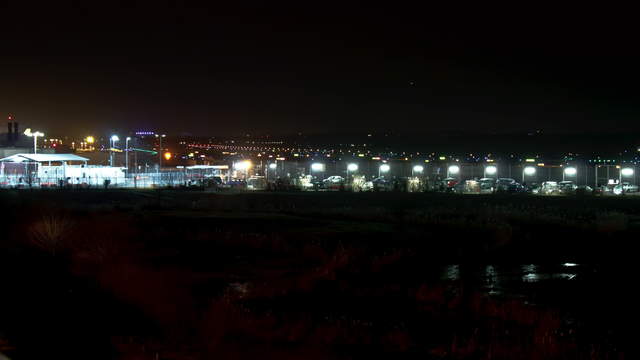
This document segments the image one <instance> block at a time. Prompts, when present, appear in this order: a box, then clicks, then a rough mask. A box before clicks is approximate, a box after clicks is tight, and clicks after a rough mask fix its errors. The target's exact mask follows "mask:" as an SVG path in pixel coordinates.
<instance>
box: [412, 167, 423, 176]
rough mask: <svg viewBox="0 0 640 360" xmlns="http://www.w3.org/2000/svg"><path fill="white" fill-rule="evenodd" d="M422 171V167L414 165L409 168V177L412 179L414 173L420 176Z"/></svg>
mask: <svg viewBox="0 0 640 360" xmlns="http://www.w3.org/2000/svg"><path fill="white" fill-rule="evenodd" d="M423 171H424V166H422V165H414V166H413V167H412V168H411V177H414V176H415V174H416V173H418V174H422V172H423Z"/></svg>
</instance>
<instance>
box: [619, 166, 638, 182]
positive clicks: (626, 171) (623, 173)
mask: <svg viewBox="0 0 640 360" xmlns="http://www.w3.org/2000/svg"><path fill="white" fill-rule="evenodd" d="M634 173H635V172H634V171H633V168H629V167H626V168H622V169H620V179H619V182H622V177H631V176H633V174H634ZM634 182H635V181H634Z"/></svg>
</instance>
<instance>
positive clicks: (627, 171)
mask: <svg viewBox="0 0 640 360" xmlns="http://www.w3.org/2000/svg"><path fill="white" fill-rule="evenodd" d="M633 172H634V171H633V169H632V168H623V169H622V170H620V173H621V174H622V176H633Z"/></svg>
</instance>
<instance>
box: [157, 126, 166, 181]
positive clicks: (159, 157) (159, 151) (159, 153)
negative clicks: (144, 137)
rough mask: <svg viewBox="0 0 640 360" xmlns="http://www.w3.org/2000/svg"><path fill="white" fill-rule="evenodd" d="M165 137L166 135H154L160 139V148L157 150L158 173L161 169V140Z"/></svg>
mask: <svg viewBox="0 0 640 360" xmlns="http://www.w3.org/2000/svg"><path fill="white" fill-rule="evenodd" d="M166 136H167V135H166V134H156V137H157V138H158V139H160V148H159V149H158V159H159V160H158V172H160V169H161V168H162V152H163V151H164V149H163V148H162V138H164V137H166Z"/></svg>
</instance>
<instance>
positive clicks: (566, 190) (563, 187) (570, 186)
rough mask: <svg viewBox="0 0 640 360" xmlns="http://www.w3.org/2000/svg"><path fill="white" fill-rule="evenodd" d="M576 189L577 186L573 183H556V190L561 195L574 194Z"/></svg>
mask: <svg viewBox="0 0 640 360" xmlns="http://www.w3.org/2000/svg"><path fill="white" fill-rule="evenodd" d="M577 188H578V186H576V184H575V183H574V182H573V181H560V182H559V183H558V189H560V193H562V194H567V195H570V194H575V192H576V189H577Z"/></svg>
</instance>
